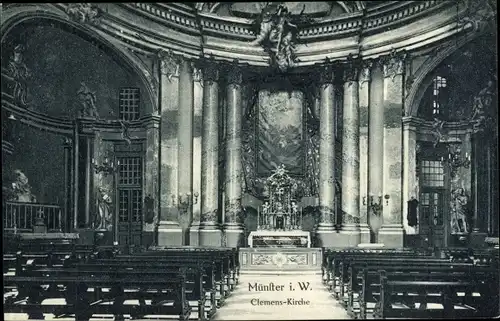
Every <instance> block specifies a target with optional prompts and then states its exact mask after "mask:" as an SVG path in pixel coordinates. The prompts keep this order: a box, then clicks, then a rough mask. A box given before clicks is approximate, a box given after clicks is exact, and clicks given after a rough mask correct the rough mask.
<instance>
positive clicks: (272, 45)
mask: <svg viewBox="0 0 500 321" xmlns="http://www.w3.org/2000/svg"><path fill="white" fill-rule="evenodd" d="M304 10H305V5H304V7H303V9H302V12H301V13H300V14H299V15H292V14H291V13H290V12H289V11H288V7H287V6H286V5H284V4H281V3H280V4H276V3H271V4H267V5H266V6H265V7H264V8H263V9H262V12H261V14H260V16H259V17H258V18H257V19H255V20H254V30H255V33H256V34H257V38H256V39H255V40H254V41H252V42H251V45H253V46H256V45H261V46H263V47H264V50H265V51H266V52H268V53H269V55H270V58H271V66H273V67H277V68H278V69H279V70H280V71H282V72H285V71H287V70H288V69H289V68H290V67H293V65H294V63H295V61H296V56H295V43H296V40H297V39H296V38H297V32H298V24H300V23H306V22H309V21H310V20H311V21H312V19H310V18H307V17H306V16H304V15H303V13H304Z"/></svg>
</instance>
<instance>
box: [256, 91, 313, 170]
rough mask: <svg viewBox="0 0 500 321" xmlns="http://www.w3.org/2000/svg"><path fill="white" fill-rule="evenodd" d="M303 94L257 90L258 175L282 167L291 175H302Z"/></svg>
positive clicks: (303, 147)
mask: <svg viewBox="0 0 500 321" xmlns="http://www.w3.org/2000/svg"><path fill="white" fill-rule="evenodd" d="M303 105H304V93H303V92H301V91H298V90H294V91H288V92H286V91H278V92H272V91H270V90H269V89H263V90H260V91H259V103H258V112H257V114H258V117H257V137H258V139H257V173H258V175H259V176H269V175H271V173H272V171H274V170H275V169H276V168H277V167H278V166H280V165H281V164H283V165H285V167H286V169H287V171H288V173H289V174H291V175H297V176H302V175H304V171H305V167H304V155H305V144H304V128H303V126H304V124H303Z"/></svg>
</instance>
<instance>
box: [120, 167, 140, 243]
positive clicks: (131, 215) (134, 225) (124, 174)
mask: <svg viewBox="0 0 500 321" xmlns="http://www.w3.org/2000/svg"><path fill="white" fill-rule="evenodd" d="M118 168H119V170H118V186H117V187H118V188H117V209H118V211H117V215H118V222H117V229H118V233H117V237H118V244H120V245H140V244H141V238H142V216H143V215H142V209H143V206H142V200H143V195H142V173H143V170H142V158H141V157H119V158H118Z"/></svg>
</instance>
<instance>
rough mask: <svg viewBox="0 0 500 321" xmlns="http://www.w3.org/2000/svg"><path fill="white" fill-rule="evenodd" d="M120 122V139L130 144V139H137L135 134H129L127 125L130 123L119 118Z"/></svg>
mask: <svg viewBox="0 0 500 321" xmlns="http://www.w3.org/2000/svg"><path fill="white" fill-rule="evenodd" d="M120 124H121V126H122V133H121V136H122V139H123V140H125V141H126V142H127V144H128V145H130V144H132V139H137V138H138V137H136V136H130V130H129V126H130V123H129V122H128V121H124V120H120Z"/></svg>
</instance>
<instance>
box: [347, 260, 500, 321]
mask: <svg viewBox="0 0 500 321" xmlns="http://www.w3.org/2000/svg"><path fill="white" fill-rule="evenodd" d="M382 271H383V272H382ZM381 274H385V276H386V277H387V278H388V279H389V280H391V281H392V280H395V281H422V280H423V281H459V280H461V281H469V280H471V279H474V280H482V281H486V282H488V280H490V281H494V277H495V275H497V274H498V273H497V271H496V270H495V269H492V268H490V267H479V266H472V265H470V264H453V265H452V264H450V263H448V264H446V263H443V264H441V265H437V264H436V265H429V266H415V265H409V266H394V265H392V266H389V265H386V266H375V267H368V266H365V267H363V268H362V269H361V270H360V271H359V273H358V274H356V272H353V276H352V278H355V281H351V282H352V283H351V284H352V285H351V286H352V288H351V289H349V300H348V304H347V310H348V313H349V314H351V315H352V316H354V317H358V316H359V318H361V319H365V318H366V314H367V310H368V307H367V304H368V302H375V303H376V302H378V301H379V293H380V275H381ZM496 279H497V280H498V278H496ZM355 293H357V294H358V296H357V298H355V296H354V294H355ZM404 294H405V295H408V292H405V293H404ZM419 295H420V294H418V293H417V295H413V296H407V297H406V298H405V300H406V303H407V304H411V303H412V302H413V301H416V300H420V301H416V302H419V303H422V304H423V306H425V303H426V301H425V300H426V295H425V294H423V295H420V296H419ZM408 299H409V300H410V301H408ZM464 300H469V302H465V303H468V304H473V305H474V304H475V303H474V298H473V297H472V293H466V294H465V297H464ZM356 303H358V304H359V308H356V307H355V305H356ZM413 303H414V302H413Z"/></svg>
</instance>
